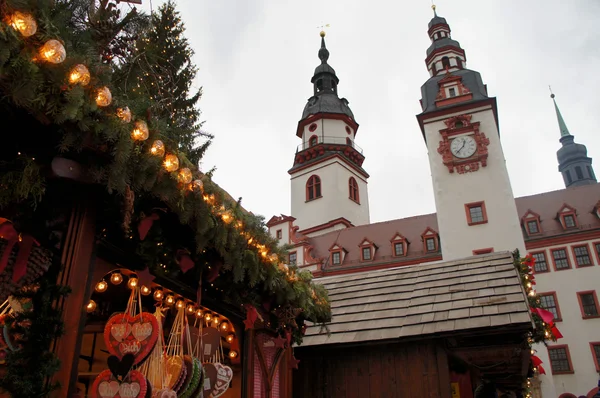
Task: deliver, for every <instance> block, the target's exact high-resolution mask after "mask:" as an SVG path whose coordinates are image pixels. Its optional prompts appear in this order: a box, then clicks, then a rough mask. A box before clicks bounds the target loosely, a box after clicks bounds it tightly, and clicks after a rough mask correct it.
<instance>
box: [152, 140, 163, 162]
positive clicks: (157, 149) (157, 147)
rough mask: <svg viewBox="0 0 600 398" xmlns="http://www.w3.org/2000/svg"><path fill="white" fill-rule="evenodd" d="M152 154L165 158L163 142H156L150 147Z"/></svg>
mask: <svg viewBox="0 0 600 398" xmlns="http://www.w3.org/2000/svg"><path fill="white" fill-rule="evenodd" d="M150 153H151V154H152V155H154V156H158V157H159V158H162V157H163V156H165V144H163V142H162V141H161V140H156V141H154V142H153V143H152V146H151V147H150Z"/></svg>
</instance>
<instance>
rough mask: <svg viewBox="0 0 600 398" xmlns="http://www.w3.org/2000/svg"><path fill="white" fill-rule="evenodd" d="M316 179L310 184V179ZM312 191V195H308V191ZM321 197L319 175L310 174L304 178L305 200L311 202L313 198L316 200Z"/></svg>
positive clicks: (321, 190)
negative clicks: (306, 178)
mask: <svg viewBox="0 0 600 398" xmlns="http://www.w3.org/2000/svg"><path fill="white" fill-rule="evenodd" d="M313 180H316V182H314V183H312V184H311V181H313ZM317 185H318V187H319V195H318V196H317ZM311 191H313V192H312V193H313V197H312V198H311V197H310V192H311ZM322 197H323V189H322V186H321V177H319V176H318V175H316V174H313V175H311V176H310V177H308V180H306V201H307V202H311V201H313V200H317V199H320V198H322Z"/></svg>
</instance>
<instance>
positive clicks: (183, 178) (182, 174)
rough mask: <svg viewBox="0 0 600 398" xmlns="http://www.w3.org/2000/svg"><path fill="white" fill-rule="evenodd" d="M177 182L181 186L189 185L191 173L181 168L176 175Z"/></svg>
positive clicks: (185, 168)
mask: <svg viewBox="0 0 600 398" xmlns="http://www.w3.org/2000/svg"><path fill="white" fill-rule="evenodd" d="M177 181H179V182H180V183H181V184H189V183H190V182H192V171H191V170H190V169H188V168H187V167H184V168H182V169H181V170H179V173H178V174H177Z"/></svg>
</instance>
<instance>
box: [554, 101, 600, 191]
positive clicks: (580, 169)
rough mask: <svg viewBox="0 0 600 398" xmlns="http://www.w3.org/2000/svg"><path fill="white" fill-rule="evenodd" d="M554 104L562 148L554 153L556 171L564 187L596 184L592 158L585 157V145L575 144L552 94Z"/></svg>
mask: <svg viewBox="0 0 600 398" xmlns="http://www.w3.org/2000/svg"><path fill="white" fill-rule="evenodd" d="M550 98H552V101H553V102H554V109H555V110H556V118H557V120H558V128H559V129H560V143H561V144H562V147H561V148H560V149H559V150H558V151H557V152H556V157H557V158H558V171H560V172H561V174H562V176H563V180H564V181H565V187H567V188H569V187H578V186H580V185H589V184H596V183H597V181H596V175H595V174H594V169H593V168H592V158H589V157H588V156H587V148H586V147H585V145H582V144H576V143H575V141H574V139H575V137H573V136H572V135H571V133H569V129H568V128H567V124H566V123H565V120H564V119H563V117H562V115H561V113H560V110H559V109H558V105H557V104H556V99H554V94H551V95H550Z"/></svg>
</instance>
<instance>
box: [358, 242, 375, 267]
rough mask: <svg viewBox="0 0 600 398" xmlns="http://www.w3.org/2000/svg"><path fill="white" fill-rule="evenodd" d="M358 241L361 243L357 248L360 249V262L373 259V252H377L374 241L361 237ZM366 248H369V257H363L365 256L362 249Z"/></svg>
mask: <svg viewBox="0 0 600 398" xmlns="http://www.w3.org/2000/svg"><path fill="white" fill-rule="evenodd" d="M360 242H361V243H360V244H359V245H358V248H359V249H360V261H361V262H365V261H373V260H374V259H375V254H376V252H377V246H375V243H373V242H371V241H370V240H369V239H367V238H363V239H362V240H361V241H360ZM366 248H369V250H370V256H371V258H369V259H365V256H364V249H366Z"/></svg>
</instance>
